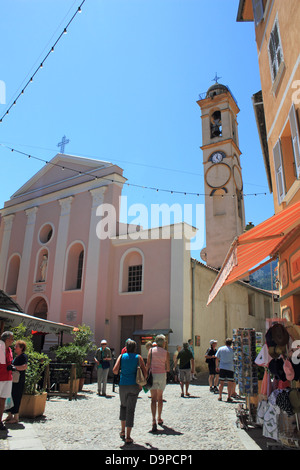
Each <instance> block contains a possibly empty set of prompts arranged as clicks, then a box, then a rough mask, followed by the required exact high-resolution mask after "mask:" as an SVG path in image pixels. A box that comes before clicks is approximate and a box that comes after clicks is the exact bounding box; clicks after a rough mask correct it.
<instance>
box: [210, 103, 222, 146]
mask: <svg viewBox="0 0 300 470" xmlns="http://www.w3.org/2000/svg"><path fill="white" fill-rule="evenodd" d="M210 136H211V138H212V139H213V138H214V137H221V136H222V117H221V111H219V110H217V111H215V112H214V113H213V114H212V115H211V118H210Z"/></svg>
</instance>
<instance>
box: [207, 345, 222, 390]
mask: <svg viewBox="0 0 300 470" xmlns="http://www.w3.org/2000/svg"><path fill="white" fill-rule="evenodd" d="M217 344H218V341H217V340H216V339H211V340H210V342H209V345H210V347H209V348H208V350H207V351H206V353H205V359H206V363H207V364H208V370H209V377H208V383H209V390H210V391H211V392H214V393H218V391H219V390H218V383H219V374H218V373H217V371H216V354H217Z"/></svg>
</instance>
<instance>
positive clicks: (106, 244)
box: [0, 154, 194, 352]
mask: <svg viewBox="0 0 300 470" xmlns="http://www.w3.org/2000/svg"><path fill="white" fill-rule="evenodd" d="M125 181H126V179H125V178H124V177H123V170H122V169H121V168H119V167H118V166H116V165H112V164H111V163H108V162H101V161H99V160H92V159H86V158H81V157H75V156H70V155H62V154H58V155H57V156H56V157H54V158H53V159H52V160H51V162H50V163H49V164H47V165H45V167H43V168H42V169H41V170H40V171H39V172H38V173H36V174H35V175H34V176H33V177H32V178H31V179H30V180H29V181H28V182H27V183H25V184H24V185H23V186H22V187H21V188H20V189H19V190H18V191H17V192H16V193H15V194H14V195H13V196H12V197H11V199H10V200H9V201H7V202H5V204H4V207H3V209H1V225H0V289H2V290H4V291H5V292H6V293H7V294H9V295H10V296H11V297H12V298H13V299H14V300H16V302H17V303H18V304H19V305H20V306H21V307H22V309H23V310H24V311H25V313H28V314H30V315H33V316H37V317H41V318H45V319H47V320H51V321H55V322H61V323H65V324H68V325H74V326H76V325H78V324H86V325H89V326H90V327H91V329H92V331H93V332H94V340H95V342H96V343H97V344H99V342H100V340H101V339H102V338H106V339H107V340H108V342H109V345H110V346H111V347H114V348H115V350H116V351H117V352H119V350H120V348H121V347H122V346H123V343H124V340H125V339H126V338H127V337H128V336H130V335H131V334H132V333H133V332H134V331H135V330H141V329H144V330H147V329H156V330H168V329H171V330H172V332H173V333H172V334H171V335H170V340H171V342H172V343H174V344H173V347H174V348H175V346H176V345H177V344H181V343H182V342H183V341H184V340H187V339H188V338H189V337H190V336H191V330H190V325H191V321H190V315H191V285H190V262H191V260H190V252H189V250H187V249H186V242H187V238H192V237H193V236H194V234H192V232H193V230H192V227H190V226H187V225H186V224H177V225H174V226H170V227H169V231H170V236H169V237H167V238H164V237H162V236H161V230H162V229H161V228H158V229H151V230H149V231H148V230H145V231H143V230H141V229H140V228H138V229H136V228H135V227H130V226H126V225H124V224H119V223H118V221H119V211H120V207H119V204H120V196H121V193H122V187H123V184H124V182H125ZM103 207H104V208H107V207H110V208H113V209H114V211H113V212H114V213H115V216H116V218H115V219H116V220H115V221H116V223H112V224H110V223H107V224H106V226H105V227H104V224H103V227H104V229H105V230H106V232H105V235H106V236H101V234H100V235H99V228H101V227H100V225H101V221H102V222H105V216H106V214H104V213H103V212H102V210H101V208H103ZM99 224H100V225H99ZM136 230H141V231H139V232H137V231H136ZM181 235H183V236H181ZM56 342H57V339H56V338H51V336H50V335H48V336H47V339H46V350H47V347H50V346H51V345H52V344H54V343H56ZM169 344H170V343H169ZM170 346H171V347H172V345H171V344H170Z"/></svg>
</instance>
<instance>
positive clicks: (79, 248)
mask: <svg viewBox="0 0 300 470" xmlns="http://www.w3.org/2000/svg"><path fill="white" fill-rule="evenodd" d="M83 262H84V247H83V245H82V243H80V242H77V243H74V244H73V245H71V246H70V247H69V249H68V251H67V265H66V279H65V290H76V289H81V287H82V280H83Z"/></svg>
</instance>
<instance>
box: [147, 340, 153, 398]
mask: <svg viewBox="0 0 300 470" xmlns="http://www.w3.org/2000/svg"><path fill="white" fill-rule="evenodd" d="M150 359H151V361H150V368H149V370H148V375H147V388H148V389H150V388H151V387H152V385H153V375H152V372H151V362H152V349H151V352H150Z"/></svg>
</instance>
